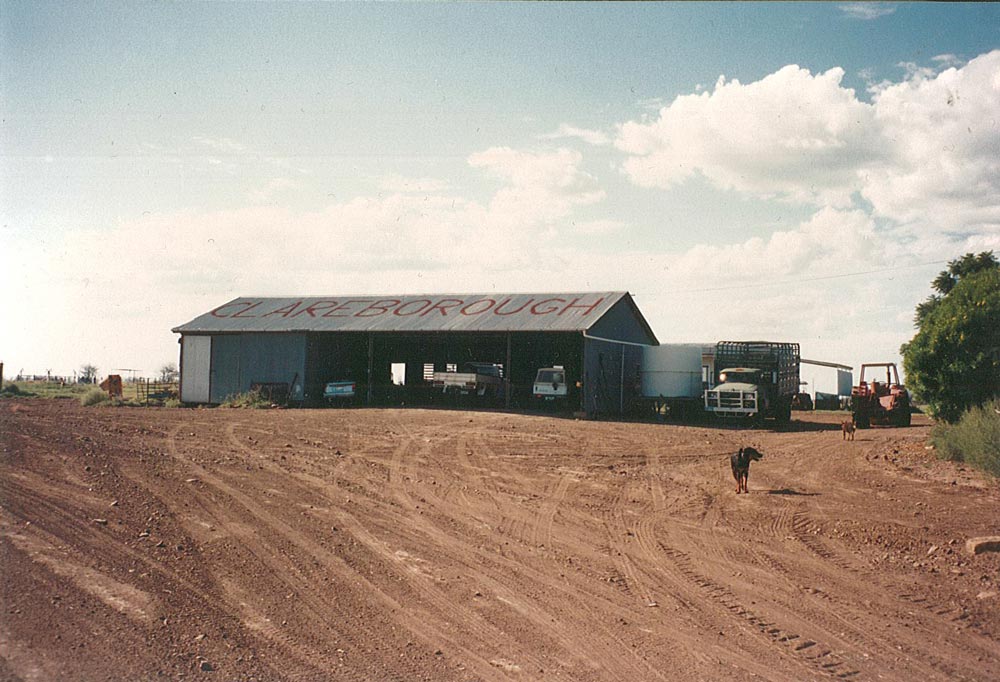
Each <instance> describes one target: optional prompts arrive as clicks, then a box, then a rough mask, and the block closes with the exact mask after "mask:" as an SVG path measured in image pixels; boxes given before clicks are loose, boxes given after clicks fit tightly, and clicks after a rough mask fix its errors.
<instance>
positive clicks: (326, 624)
mask: <svg viewBox="0 0 1000 682" xmlns="http://www.w3.org/2000/svg"><path fill="white" fill-rule="evenodd" d="M180 428H181V426H180V425H179V426H178V427H176V428H175V429H174V430H173V431H171V433H170V434H169V435H168V454H170V456H171V457H173V458H175V459H176V460H178V461H180V462H185V463H187V464H188V465H189V466H191V467H193V468H195V469H196V471H197V473H198V475H199V476H198V478H199V480H200V481H201V482H202V484H204V485H206V486H211V487H212V488H214V489H215V491H216V493H217V494H219V495H225V496H226V497H227V498H228V499H229V501H230V503H229V504H228V505H224V506H223V505H219V504H218V503H216V504H214V505H213V508H216V509H220V510H221V509H227V510H228V513H227V516H225V517H216V520H217V522H218V523H219V524H220V525H221V526H222V527H224V528H227V530H228V532H230V533H232V534H233V535H235V536H236V537H241V536H243V535H244V534H245V533H244V531H243V529H244V528H246V524H243V523H240V522H236V521H234V519H235V515H236V514H237V513H241V514H242V515H244V516H246V517H248V518H251V519H253V520H254V528H255V531H254V532H253V536H254V537H262V536H263V532H262V531H270V534H271V535H272V536H274V537H276V538H278V539H279V543H278V544H279V545H280V543H281V542H287V543H289V544H291V545H293V546H295V547H297V548H298V549H299V550H301V551H303V552H306V553H307V554H308V555H309V556H311V557H312V558H313V559H314V560H316V561H317V562H318V563H319V564H320V565H325V566H327V567H328V568H329V567H333V566H338V567H339V568H340V569H341V570H340V571H339V572H340V573H343V574H346V575H347V576H349V577H350V580H353V581H356V582H360V583H361V584H363V585H365V586H366V587H367V588H368V589H370V591H371V594H372V595H374V596H375V597H376V599H377V600H378V601H381V602H382V603H383V604H384V605H385V606H386V607H387V608H388V609H390V610H398V609H401V608H402V607H401V605H400V604H399V603H397V602H396V601H395V600H393V599H392V598H391V597H390V596H389V595H387V594H386V593H384V592H383V591H381V590H380V589H378V588H377V587H376V586H375V585H373V584H371V583H370V582H369V581H368V580H367V579H366V578H365V577H364V576H363V575H361V574H360V573H357V572H356V571H355V570H354V569H353V568H351V567H350V566H349V565H348V564H346V563H344V562H343V560H342V559H340V557H337V556H336V555H334V554H333V553H332V552H329V551H328V550H326V549H325V548H323V547H321V546H318V545H315V544H314V543H312V542H310V541H308V540H306V539H305V537H304V536H302V535H301V534H300V533H298V532H297V531H296V530H295V529H294V528H292V527H290V526H288V525H287V523H285V522H284V521H282V520H280V519H278V518H277V517H275V516H274V515H273V514H272V513H270V512H269V511H267V510H266V509H265V508H263V507H262V506H261V505H259V504H257V503H256V502H255V501H254V500H253V499H251V498H249V497H248V496H247V495H246V494H245V493H242V492H241V491H239V490H238V489H236V488H234V487H233V486H231V485H229V484H228V483H226V482H225V481H224V480H223V479H222V478H221V477H219V476H216V475H215V474H213V473H211V472H210V471H209V470H208V469H207V468H205V467H203V466H201V465H199V464H197V463H195V462H193V461H191V460H190V459H188V458H186V457H185V456H184V455H183V454H182V453H181V452H180V450H179V448H178V447H177V443H176V440H175V435H176V433H177V432H178V431H179V430H180ZM254 537H247V538H246V539H247V542H245V543H243V549H244V551H246V552H248V553H249V554H250V555H252V556H253V557H254V559H255V560H256V561H257V562H259V564H260V565H261V566H263V567H264V568H266V570H267V572H268V574H269V575H270V576H271V580H272V581H273V582H275V583H278V584H281V585H284V586H285V587H284V588H283V589H282V590H281V592H282V593H284V591H285V590H288V589H290V590H292V592H293V593H294V594H295V595H296V597H297V599H296V606H297V607H300V608H301V610H303V611H305V612H307V613H308V614H309V618H310V620H312V621H313V622H314V623H316V624H318V625H320V626H322V627H323V628H324V629H325V630H327V631H328V632H331V633H336V636H337V637H338V638H341V639H344V640H347V641H351V642H353V644H354V647H355V648H356V649H357V650H359V651H364V650H366V648H367V647H368V646H370V645H371V643H373V642H375V643H378V644H379V645H380V646H379V648H381V647H388V646H389V644H390V643H389V641H388V640H386V639H385V638H384V636H383V635H382V634H381V631H380V630H379V629H376V628H374V627H369V626H368V625H367V623H366V621H365V620H364V619H360V620H359V619H358V618H355V619H353V621H352V623H351V625H350V627H349V628H344V627H343V624H342V623H340V622H337V621H331V620H330V619H329V617H328V616H327V614H328V613H335V612H336V609H334V608H333V604H332V603H331V602H330V601H329V599H328V597H327V595H326V594H325V593H323V592H321V591H319V590H318V589H317V588H316V587H315V585H316V584H317V583H316V582H315V581H314V580H312V579H311V577H310V576H309V575H307V574H305V573H303V572H302V570H301V569H300V568H299V567H297V566H295V564H294V563H293V562H290V561H288V560H287V559H284V558H283V557H281V556H280V555H278V554H276V553H274V552H273V551H272V552H268V553H265V552H262V551H257V550H255V546H259V547H262V548H263V547H269V546H271V545H270V544H269V543H263V544H262V543H260V542H252V540H253V539H254ZM276 546H277V545H275V547H276ZM345 582H348V581H347V580H345ZM272 591H273V590H272ZM244 596H246V595H245V594H244V593H242V591H241V592H239V593H238V594H237V603H235V604H233V606H235V607H236V608H237V610H238V611H240V612H244V613H246V612H247V611H248V605H247V604H246V602H245V601H244V600H243V597H244ZM249 612H250V615H251V619H250V621H249V622H248V623H247V625H248V626H249V627H250V628H251V630H255V631H257V632H259V633H260V634H261V636H263V637H265V638H266V639H267V640H268V641H271V642H274V643H276V644H277V645H279V646H280V647H281V648H282V650H283V651H285V652H286V653H287V654H288V655H289V656H291V657H292V658H293V659H294V660H295V661H296V662H298V663H299V664H300V665H302V666H303V667H305V668H307V669H309V670H313V671H317V672H318V671H323V670H327V671H329V670H337V671H338V672H339V673H344V674H346V675H347V676H349V677H350V678H352V679H357V680H364V679H367V677H366V675H365V674H363V673H361V672H358V671H354V670H353V669H351V668H347V669H346V670H345V667H344V666H343V665H342V660H341V659H340V657H339V656H335V655H331V654H329V653H326V652H325V651H321V650H319V649H318V648H317V647H316V646H309V645H308V644H304V643H303V642H302V641H301V640H299V639H298V638H293V637H291V636H289V635H286V634H285V633H284V632H282V630H281V629H280V628H278V627H277V626H273V625H270V626H269V625H268V624H267V623H268V622H269V620H268V619H267V618H266V617H262V616H261V615H260V614H259V613H257V612H256V610H254V609H249ZM358 632H360V635H361V636H358V634H357V633H358ZM415 634H416V633H415ZM400 667H401V668H403V671H402V672H399V671H398V670H395V669H394V670H392V671H390V670H383V671H382V672H383V673H384V674H385V679H395V680H400V681H403V680H406V679H407V678H408V674H411V673H412V674H416V673H417V672H418V671H419V670H421V668H419V667H416V666H410V665H408V664H407V663H406V662H405V661H404V662H402V663H401V665H400Z"/></svg>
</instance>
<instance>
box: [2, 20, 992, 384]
mask: <svg viewBox="0 0 1000 682" xmlns="http://www.w3.org/2000/svg"><path fill="white" fill-rule="evenodd" d="M989 250H993V251H995V252H996V253H997V254H998V255H1000V4H988V3H982V4H980V3H971V4H961V3H901V4H895V3H833V2H823V3H812V2H809V3H732V4H730V3H697V2H690V3H688V2H685V3H622V4H618V3H581V4H577V3H421V2H407V3H352V2H329V3H326V2H322V3H321V2H315V3H312V2H295V3H279V2H263V3H193V2H175V3H171V2H161V3H137V2H126V3H107V2H95V3H90V2H79V3H63V2H58V3H48V2H35V1H32V2H15V1H11V0H4V1H3V2H0V362H4V363H5V370H4V373H5V376H7V377H8V378H9V377H11V376H13V375H15V374H17V373H20V372H23V373H29V374H44V373H45V372H46V371H51V372H52V373H54V374H66V375H72V373H73V372H74V371H78V370H79V369H80V367H81V366H82V365H84V364H93V365H96V366H97V367H98V368H99V373H100V374H101V375H104V374H108V373H113V372H114V371H116V370H119V369H122V368H128V369H134V370H139V371H138V374H139V375H142V376H153V375H155V374H156V373H157V372H158V370H159V369H160V368H161V367H163V366H164V365H165V364H168V363H175V364H176V363H178V361H179V352H178V349H179V346H178V344H177V339H178V336H177V335H176V334H173V333H171V331H170V329H171V328H172V327H175V326H178V325H180V324H182V323H184V322H187V321H189V320H191V319H193V318H194V317H197V316H198V315H200V314H202V313H204V312H207V311H208V310H211V309H213V308H215V307H217V306H219V305H221V304H222V303H225V302H226V301H229V300H231V299H233V298H235V297H237V296H282V295H286V296H298V295H380V294H386V295H388V294H417V293H518V292H567V291H629V292H631V293H632V295H633V296H634V298H635V300H636V302H637V304H638V306H639V308H640V309H641V310H642V312H643V314H644V315H645V317H646V318H647V320H648V321H649V323H650V326H651V327H652V329H653V331H654V333H655V334H656V335H657V337H658V338H659V340H660V341H661V342H665V343H670V342H709V343H710V342H715V341H719V340H724V339H726V340H736V339H767V340H775V341H798V342H799V343H800V344H801V347H802V355H803V356H804V357H807V358H810V359H816V360H824V361H829V362H838V363H844V364H848V365H851V366H853V367H855V368H857V367H859V366H860V364H861V363H862V362H882V361H894V362H900V357H899V347H900V345H901V344H902V343H904V342H906V341H908V340H909V339H910V338H912V336H913V334H914V333H915V330H914V327H913V313H914V308H915V306H916V305H917V303H919V302H920V301H922V300H924V299H925V298H926V297H927V296H929V295H930V294H931V293H932V291H931V288H930V282H931V281H932V280H933V278H934V277H935V275H936V274H937V273H938V272H940V271H941V270H943V269H945V268H946V267H947V261H948V260H951V259H954V258H957V257H959V256H961V255H963V254H965V253H968V252H981V251H989Z"/></svg>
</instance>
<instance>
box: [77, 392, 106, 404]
mask: <svg viewBox="0 0 1000 682" xmlns="http://www.w3.org/2000/svg"><path fill="white" fill-rule="evenodd" d="M109 400H110V398H108V394H107V393H105V392H104V391H102V390H101V389H99V388H91V389H90V390H89V391H87V392H86V393H84V394H83V395H82V396H80V404H81V405H83V406H84V407H89V406H91V405H100V404H101V403H106V402H108V401H109Z"/></svg>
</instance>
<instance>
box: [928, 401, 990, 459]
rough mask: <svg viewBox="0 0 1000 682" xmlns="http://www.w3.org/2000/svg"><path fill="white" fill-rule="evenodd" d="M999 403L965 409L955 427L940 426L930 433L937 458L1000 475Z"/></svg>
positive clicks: (953, 425) (952, 425)
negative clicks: (966, 464) (962, 463)
mask: <svg viewBox="0 0 1000 682" xmlns="http://www.w3.org/2000/svg"><path fill="white" fill-rule="evenodd" d="M997 410H1000V400H994V401H993V402H991V403H987V404H986V405H981V406H979V407H973V408H971V409H969V410H966V411H965V413H964V414H962V417H961V418H960V419H959V420H958V421H957V422H956V423H954V424H938V425H937V426H935V427H934V430H933V431H932V432H931V441H932V442H933V443H934V447H935V449H936V450H937V451H938V456H939V457H941V458H942V459H947V460H950V461H953V462H967V463H968V464H970V465H972V466H974V467H976V468H977V469H982V470H983V471H985V472H987V473H989V474H992V475H994V476H1000V414H998V413H997Z"/></svg>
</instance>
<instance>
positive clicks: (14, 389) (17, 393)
mask: <svg viewBox="0 0 1000 682" xmlns="http://www.w3.org/2000/svg"><path fill="white" fill-rule="evenodd" d="M33 397H35V394H34V393H32V392H31V391H26V390H25V389H23V388H21V387H20V386H18V385H17V384H15V383H8V384H4V386H3V388H0V398H33Z"/></svg>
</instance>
